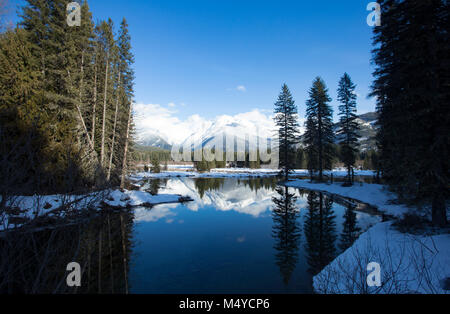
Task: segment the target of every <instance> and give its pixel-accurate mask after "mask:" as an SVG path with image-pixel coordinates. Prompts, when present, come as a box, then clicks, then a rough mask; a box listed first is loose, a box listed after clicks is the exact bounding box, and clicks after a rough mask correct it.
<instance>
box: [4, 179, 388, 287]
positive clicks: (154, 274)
mask: <svg viewBox="0 0 450 314" xmlns="http://www.w3.org/2000/svg"><path fill="white" fill-rule="evenodd" d="M277 183H278V182H277V178H257V179H236V178H228V179H218V178H209V179H193V178H172V179H164V180H162V179H161V180H158V179H154V180H149V181H146V182H141V186H142V187H141V189H142V190H145V191H148V192H150V193H152V194H157V193H161V194H166V193H168V194H180V195H184V196H189V197H191V198H192V199H193V201H192V202H187V203H183V204H164V205H157V206H154V207H153V208H144V207H142V208H135V209H133V210H131V209H123V210H113V209H111V210H107V209H105V210H103V211H100V212H98V211H96V210H87V211H85V212H81V213H79V214H77V213H75V212H74V213H72V214H70V215H69V217H68V218H67V219H65V220H62V221H59V220H56V221H49V222H47V223H45V224H37V225H34V226H30V227H29V228H26V229H25V230H18V231H14V232H10V233H7V234H4V235H3V236H1V237H0V293H25V294H29V293H136V294H141V293H158V294H163V293H167V294H172V293H177V294H178V293H180V294H181V293H183V294H184V293H187V294H192V293H198V294H202V293H225V294H240V293H244V294H259V293H311V292H312V277H313V275H315V274H317V273H318V272H319V271H320V270H321V269H323V267H324V266H326V265H327V264H329V263H330V262H331V261H332V260H333V259H334V258H335V257H336V256H337V255H338V254H339V253H340V252H342V251H343V250H344V249H346V248H347V247H349V246H350V245H351V244H352V243H353V241H355V239H356V238H357V237H358V236H359V234H360V233H361V232H363V231H365V230H367V229H368V228H369V227H370V226H371V225H373V224H375V223H376V222H378V221H380V220H381V218H380V217H378V216H376V215H372V214H371V213H366V212H360V211H356V210H355V207H354V205H349V204H345V205H341V204H339V203H336V202H334V201H333V200H332V199H330V198H329V197H327V196H326V195H323V194H321V193H317V192H310V191H300V190H297V189H291V188H285V187H279V186H277ZM343 204H344V203H343ZM72 215H73V216H72ZM73 262H76V263H78V264H79V265H80V267H81V287H69V286H68V285H67V284H66V278H67V276H68V271H67V265H68V264H69V263H73Z"/></svg>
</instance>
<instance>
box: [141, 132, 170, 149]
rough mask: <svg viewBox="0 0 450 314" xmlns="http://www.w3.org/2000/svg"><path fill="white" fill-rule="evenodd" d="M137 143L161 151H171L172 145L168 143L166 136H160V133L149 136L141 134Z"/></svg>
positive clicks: (149, 134)
mask: <svg viewBox="0 0 450 314" xmlns="http://www.w3.org/2000/svg"><path fill="white" fill-rule="evenodd" d="M137 143H138V144H139V145H142V146H150V147H157V148H161V149H166V150H170V149H172V145H170V144H169V143H168V140H167V138H166V137H165V136H164V135H161V134H158V132H156V131H155V132H154V133H150V132H147V134H140V135H139V137H138V140H137Z"/></svg>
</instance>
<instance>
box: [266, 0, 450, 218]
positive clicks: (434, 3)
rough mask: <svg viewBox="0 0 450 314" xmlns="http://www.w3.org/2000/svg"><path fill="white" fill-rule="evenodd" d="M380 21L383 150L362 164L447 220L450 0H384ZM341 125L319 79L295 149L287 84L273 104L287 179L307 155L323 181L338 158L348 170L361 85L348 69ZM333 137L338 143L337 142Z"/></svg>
mask: <svg viewBox="0 0 450 314" xmlns="http://www.w3.org/2000/svg"><path fill="white" fill-rule="evenodd" d="M378 2H379V3H380V4H381V8H382V24H381V26H378V27H375V28H374V35H375V36H374V47H375V49H374V50H373V55H374V63H375V65H376V69H375V72H374V77H375V81H374V83H373V86H372V94H371V95H372V96H374V97H376V100H377V113H378V115H379V119H378V126H379V130H378V134H377V144H378V151H377V152H375V151H370V152H366V153H365V154H364V156H360V157H364V162H363V165H365V166H369V165H370V166H371V167H374V169H377V170H379V171H380V172H381V175H382V176H383V178H384V180H385V181H386V182H387V183H388V184H389V185H390V187H391V189H392V190H394V191H395V192H397V193H398V195H399V197H400V199H402V200H403V201H407V202H410V203H412V204H423V203H425V204H430V203H431V204H432V220H433V224H434V225H439V226H444V225H446V224H447V216H446V204H447V202H448V198H449V187H450V182H449V178H450V173H449V160H450V159H449V151H450V136H449V135H450V129H449V126H450V112H449V110H448V105H449V103H450V76H449V75H448V73H450V60H449V59H450V51H449V50H450V49H449V40H448V38H449V37H448V25H449V12H450V4H449V2H448V1H444V0H429V1H423V0H410V1H401V0H399V1H394V0H380V1H378ZM337 94H338V97H337V99H338V101H339V102H340V104H341V105H340V106H339V116H340V123H339V129H338V130H337V132H334V131H333V123H332V116H333V110H332V108H331V107H330V105H329V103H330V101H331V97H330V96H329V91H328V89H327V87H326V85H325V82H324V81H323V80H322V79H321V78H320V77H318V78H316V79H315V80H314V82H313V86H312V87H311V89H310V91H309V99H308V100H307V103H306V123H305V127H306V133H305V134H304V136H303V141H302V142H303V145H304V147H303V152H302V154H299V152H298V151H297V154H296V153H295V152H296V147H297V146H298V144H299V143H300V139H299V136H298V132H299V130H298V128H299V126H298V113H297V107H296V105H295V102H294V100H293V98H292V95H291V93H290V91H289V89H288V87H287V86H286V85H284V86H283V88H282V91H281V93H280V96H279V97H278V101H277V102H276V103H275V114H276V118H275V122H276V124H277V126H278V130H279V137H280V145H279V148H280V166H281V168H282V169H283V173H284V175H285V178H286V179H288V173H289V172H290V171H292V169H294V167H295V165H296V164H297V163H298V156H299V155H304V156H305V159H306V164H307V168H308V169H309V170H310V173H311V177H313V176H314V175H316V176H317V179H318V180H319V181H322V180H323V179H324V175H323V171H324V170H331V168H332V165H333V159H336V156H337V155H339V157H338V158H340V159H341V160H342V162H343V163H344V164H345V166H346V167H347V169H348V172H349V174H348V176H347V178H348V182H347V184H351V183H352V182H351V181H350V178H351V176H350V171H351V169H352V167H353V166H354V165H355V162H356V159H357V149H358V133H357V131H358V124H357V123H356V121H355V119H356V115H355V114H356V93H355V85H354V84H353V82H352V81H351V79H350V77H349V76H348V75H347V74H344V76H343V77H342V78H341V80H340V82H339V89H338V92H337ZM335 139H337V140H338V143H339V147H338V149H336V146H334V144H333V143H334V142H335Z"/></svg>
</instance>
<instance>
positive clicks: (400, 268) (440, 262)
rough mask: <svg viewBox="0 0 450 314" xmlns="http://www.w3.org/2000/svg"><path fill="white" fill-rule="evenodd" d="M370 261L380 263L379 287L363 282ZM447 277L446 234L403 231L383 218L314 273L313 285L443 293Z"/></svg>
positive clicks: (449, 251)
mask: <svg viewBox="0 0 450 314" xmlns="http://www.w3.org/2000/svg"><path fill="white" fill-rule="evenodd" d="M370 263H378V264H379V265H380V274H381V286H380V287H369V286H368V284H367V277H368V275H369V274H370V273H371V272H372V271H373V268H372V269H370V270H369V271H368V269H367V268H368V265H369V264H370ZM449 277H450V234H441V235H433V236H422V235H411V234H405V233H400V232H399V231H397V230H396V229H394V227H393V226H392V222H384V223H378V224H376V225H375V226H373V227H372V228H371V229H369V230H368V231H367V232H365V233H364V234H362V235H361V237H360V238H359V239H358V240H356V241H355V243H354V244H353V246H352V247H350V248H349V249H348V250H346V251H345V252H344V253H342V254H341V255H339V256H338V257H337V258H336V259H335V260H334V261H333V262H332V263H331V264H329V265H328V266H326V267H325V268H324V269H323V270H322V272H320V273H319V274H318V275H317V276H315V277H314V279H313V285H314V290H315V291H316V292H318V293H327V294H336V293H339V294H361V293H369V294H370V293H372V294H399V293H400V294H405V293H425V294H434V293H438V294H444V293H449V291H445V290H444V289H443V287H444V282H445V281H446V280H448V278H449Z"/></svg>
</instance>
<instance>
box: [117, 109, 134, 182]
mask: <svg viewBox="0 0 450 314" xmlns="http://www.w3.org/2000/svg"><path fill="white" fill-rule="evenodd" d="M132 109H133V106H132V104H131V103H130V110H129V113H128V122H127V133H126V136H125V149H124V152H123V162H122V178H121V180H120V188H121V189H124V188H125V175H126V172H127V154H128V142H129V137H130V124H131V113H132Z"/></svg>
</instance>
